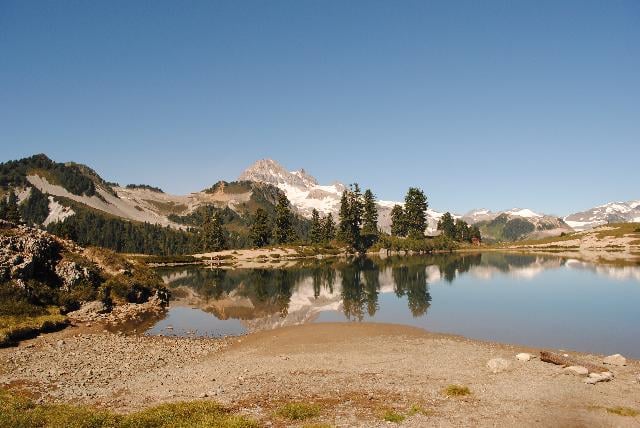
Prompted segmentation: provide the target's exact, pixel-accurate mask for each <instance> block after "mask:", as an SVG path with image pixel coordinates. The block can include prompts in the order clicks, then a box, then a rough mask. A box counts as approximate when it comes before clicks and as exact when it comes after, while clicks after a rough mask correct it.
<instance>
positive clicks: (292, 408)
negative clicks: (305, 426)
mask: <svg viewBox="0 0 640 428" xmlns="http://www.w3.org/2000/svg"><path fill="white" fill-rule="evenodd" d="M320 412H321V408H320V406H319V405H318V404H312V403H287V404H285V405H283V406H281V407H280V408H278V410H277V411H276V415H278V416H280V417H282V418H285V419H288V420H290V421H304V420H307V419H311V418H315V417H317V416H320Z"/></svg>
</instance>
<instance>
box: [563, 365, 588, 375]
mask: <svg viewBox="0 0 640 428" xmlns="http://www.w3.org/2000/svg"><path fill="white" fill-rule="evenodd" d="M562 371H563V373H565V374H571V375H574V376H587V375H588V374H589V370H588V369H587V368H586V367H582V366H569V367H565V368H564V369H563V370H562Z"/></svg>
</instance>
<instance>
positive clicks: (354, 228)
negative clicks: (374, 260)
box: [340, 184, 363, 250]
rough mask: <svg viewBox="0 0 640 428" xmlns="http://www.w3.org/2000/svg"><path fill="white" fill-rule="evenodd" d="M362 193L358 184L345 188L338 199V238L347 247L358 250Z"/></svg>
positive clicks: (360, 242)
mask: <svg viewBox="0 0 640 428" xmlns="http://www.w3.org/2000/svg"><path fill="white" fill-rule="evenodd" d="M362 212H363V205H362V194H361V193H360V187H359V186H358V184H354V185H352V186H351V187H350V189H349V190H345V191H344V192H343V194H342V198H341V200H340V239H341V240H342V241H343V242H344V243H346V244H347V245H348V246H349V247H351V248H353V249H356V250H360V249H361V246H362V240H361V238H360V225H361V224H362Z"/></svg>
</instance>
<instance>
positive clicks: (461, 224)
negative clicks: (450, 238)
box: [455, 219, 471, 242]
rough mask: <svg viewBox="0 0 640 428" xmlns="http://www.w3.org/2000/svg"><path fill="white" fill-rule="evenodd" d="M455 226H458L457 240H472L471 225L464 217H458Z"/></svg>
mask: <svg viewBox="0 0 640 428" xmlns="http://www.w3.org/2000/svg"><path fill="white" fill-rule="evenodd" d="M455 228H456V237H455V239H456V241H459V242H467V241H469V242H470V241H471V236H470V230H469V225H468V224H467V222H466V221H464V220H462V219H457V220H456V223H455Z"/></svg>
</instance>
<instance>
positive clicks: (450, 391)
mask: <svg viewBox="0 0 640 428" xmlns="http://www.w3.org/2000/svg"><path fill="white" fill-rule="evenodd" d="M444 394H445V395H447V396H449V397H463V396H465V395H469V394H471V391H470V390H469V388H468V387H466V386H461V385H449V386H447V387H446V388H445V389H444Z"/></svg>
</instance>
